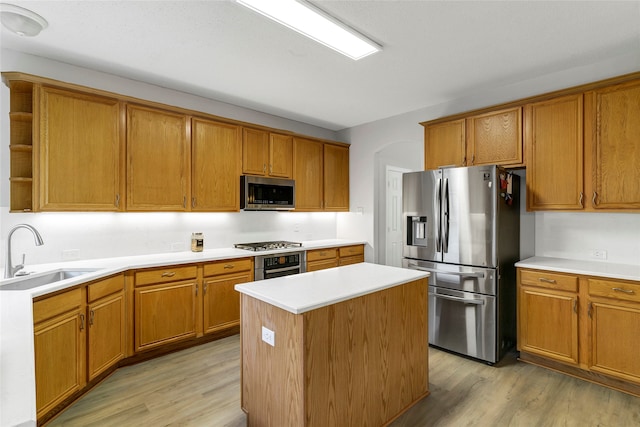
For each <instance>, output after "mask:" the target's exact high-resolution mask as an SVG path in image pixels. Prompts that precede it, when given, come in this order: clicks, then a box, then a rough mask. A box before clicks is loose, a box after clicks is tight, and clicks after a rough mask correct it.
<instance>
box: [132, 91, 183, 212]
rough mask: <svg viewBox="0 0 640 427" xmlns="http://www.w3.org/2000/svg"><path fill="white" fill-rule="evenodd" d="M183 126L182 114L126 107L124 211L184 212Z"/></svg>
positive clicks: (136, 106)
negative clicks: (125, 207)
mask: <svg viewBox="0 0 640 427" xmlns="http://www.w3.org/2000/svg"><path fill="white" fill-rule="evenodd" d="M187 124H188V120H187V116H186V115H184V114H178V113H173V112H170V111H163V110H158V109H154V108H149V107H144V106H138V105H131V104H130V105H127V210H129V211H186V210H187V200H189V199H190V191H189V190H190V185H191V181H190V176H191V173H190V167H189V166H190V152H189V140H188V138H187Z"/></svg>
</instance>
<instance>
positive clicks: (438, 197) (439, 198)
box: [435, 179, 442, 252]
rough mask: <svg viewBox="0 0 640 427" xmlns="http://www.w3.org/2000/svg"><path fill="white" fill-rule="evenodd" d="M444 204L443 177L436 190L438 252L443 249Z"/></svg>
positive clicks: (439, 180)
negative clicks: (442, 212) (442, 221)
mask: <svg viewBox="0 0 640 427" xmlns="http://www.w3.org/2000/svg"><path fill="white" fill-rule="evenodd" d="M441 206H442V179H438V189H437V191H436V209H435V211H436V220H435V223H436V224H437V226H436V252H440V251H441V250H442V248H441V246H442V239H441V236H440V209H441Z"/></svg>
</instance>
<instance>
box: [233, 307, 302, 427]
mask: <svg viewBox="0 0 640 427" xmlns="http://www.w3.org/2000/svg"><path fill="white" fill-rule="evenodd" d="M241 299H242V326H241V328H242V334H241V339H242V407H243V409H244V410H245V411H246V412H247V425H248V426H273V427H276V426H277V427H286V426H292V427H293V426H303V425H305V424H304V405H303V398H304V389H303V387H304V371H303V369H304V361H303V351H304V349H303V338H304V337H303V317H302V316H300V315H294V314H292V313H289V312H288V311H285V310H281V309H279V308H277V307H274V306H272V305H270V304H267V303H264V302H262V301H259V300H257V299H255V298H252V297H249V296H247V295H244V294H243V295H241ZM262 326H265V327H267V328H269V329H271V330H272V331H274V332H275V346H274V347H272V346H270V345H269V344H267V343H265V342H263V341H262V339H261V330H262Z"/></svg>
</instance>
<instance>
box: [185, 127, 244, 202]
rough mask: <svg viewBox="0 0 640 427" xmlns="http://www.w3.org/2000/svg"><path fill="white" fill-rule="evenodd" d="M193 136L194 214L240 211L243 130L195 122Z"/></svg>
mask: <svg viewBox="0 0 640 427" xmlns="http://www.w3.org/2000/svg"><path fill="white" fill-rule="evenodd" d="M191 134H192V137H191V141H192V148H191V149H192V158H191V162H192V166H191V173H192V177H191V182H192V189H191V196H192V199H191V210H192V211H237V210H239V209H240V174H241V170H242V154H241V147H242V144H240V138H241V131H240V127H239V126H234V125H228V124H224V123H217V122H213V121H209V120H200V119H193V120H192V126H191Z"/></svg>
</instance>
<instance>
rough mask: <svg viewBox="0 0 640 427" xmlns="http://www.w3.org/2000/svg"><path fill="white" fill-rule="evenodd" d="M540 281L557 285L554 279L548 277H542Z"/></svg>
mask: <svg viewBox="0 0 640 427" xmlns="http://www.w3.org/2000/svg"><path fill="white" fill-rule="evenodd" d="M538 280H540V281H541V282H544V283H554V284H555V283H557V282H556V281H555V280H554V279H547V278H546V277H541V278H539V279H538Z"/></svg>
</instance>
